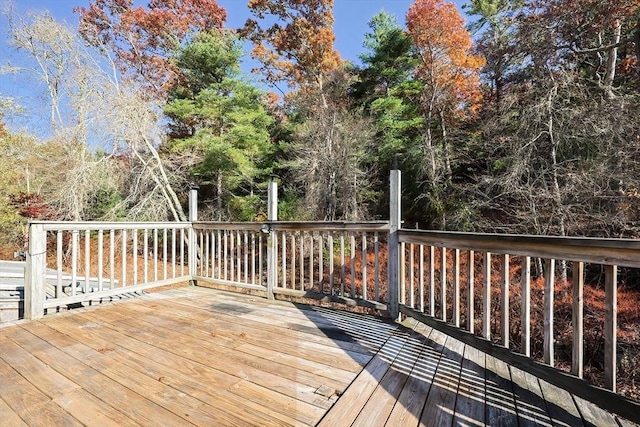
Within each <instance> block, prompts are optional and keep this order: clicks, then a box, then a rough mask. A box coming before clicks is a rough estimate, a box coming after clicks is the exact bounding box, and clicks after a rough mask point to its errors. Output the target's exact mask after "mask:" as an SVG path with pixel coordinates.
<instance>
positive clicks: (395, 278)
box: [387, 169, 402, 319]
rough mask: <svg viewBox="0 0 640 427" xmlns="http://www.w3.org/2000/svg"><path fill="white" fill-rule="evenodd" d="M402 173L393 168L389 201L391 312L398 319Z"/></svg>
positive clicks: (388, 281) (392, 316)
mask: <svg viewBox="0 0 640 427" xmlns="http://www.w3.org/2000/svg"><path fill="white" fill-rule="evenodd" d="M401 179H402V177H401V173H400V171H399V170H396V169H394V170H392V171H391V176H390V177H389V184H390V193H389V194H390V203H389V255H388V261H387V262H388V263H389V265H388V268H387V271H388V274H389V277H388V280H387V283H388V287H389V314H390V315H391V318H392V319H398V318H399V314H400V307H399V304H398V298H399V295H400V277H399V271H400V256H399V251H398V250H399V246H400V245H399V242H398V230H399V229H400V216H401V204H400V202H401Z"/></svg>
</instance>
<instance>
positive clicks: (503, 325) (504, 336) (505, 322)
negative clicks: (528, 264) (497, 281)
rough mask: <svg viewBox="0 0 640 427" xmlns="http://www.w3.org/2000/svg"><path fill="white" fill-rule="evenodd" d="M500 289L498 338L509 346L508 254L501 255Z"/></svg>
mask: <svg viewBox="0 0 640 427" xmlns="http://www.w3.org/2000/svg"><path fill="white" fill-rule="evenodd" d="M501 282H502V289H501V290H500V313H501V316H502V318H501V319H500V339H501V342H502V345H503V346H505V347H507V348H508V347H509V255H508V254H503V255H502V281H501Z"/></svg>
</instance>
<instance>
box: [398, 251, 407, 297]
mask: <svg viewBox="0 0 640 427" xmlns="http://www.w3.org/2000/svg"><path fill="white" fill-rule="evenodd" d="M406 250H407V248H406V245H405V243H404V242H400V270H399V272H398V279H399V282H400V283H399V286H400V301H399V302H400V304H406V303H407V286H406V284H407V280H406V278H407V266H406V262H407V260H406V258H407V252H406Z"/></svg>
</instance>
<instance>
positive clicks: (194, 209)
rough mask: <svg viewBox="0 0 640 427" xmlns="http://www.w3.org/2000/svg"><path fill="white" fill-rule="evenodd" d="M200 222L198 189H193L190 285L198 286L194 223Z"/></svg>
mask: <svg viewBox="0 0 640 427" xmlns="http://www.w3.org/2000/svg"><path fill="white" fill-rule="evenodd" d="M197 220H198V189H197V188H191V190H189V255H188V258H189V276H190V279H189V284H190V285H192V286H195V285H197V281H196V280H195V279H194V277H195V276H196V275H197V273H198V271H197V267H198V266H197V264H198V248H197V239H196V231H195V230H194V229H193V223H194V222H196V221H197Z"/></svg>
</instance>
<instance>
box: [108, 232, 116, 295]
mask: <svg viewBox="0 0 640 427" xmlns="http://www.w3.org/2000/svg"><path fill="white" fill-rule="evenodd" d="M115 240H116V231H115V230H113V229H112V230H109V280H110V283H111V288H115V287H116V282H115V280H116V266H115V258H116V253H115V252H116V248H115V246H116V243H115Z"/></svg>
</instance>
